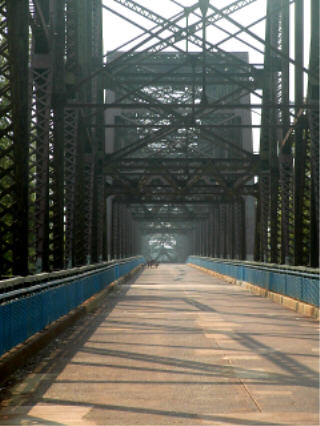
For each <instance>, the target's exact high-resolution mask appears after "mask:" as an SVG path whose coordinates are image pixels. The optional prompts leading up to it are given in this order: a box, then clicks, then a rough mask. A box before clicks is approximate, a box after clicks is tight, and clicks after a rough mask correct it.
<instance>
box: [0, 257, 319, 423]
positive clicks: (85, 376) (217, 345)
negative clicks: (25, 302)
mask: <svg viewBox="0 0 320 426" xmlns="http://www.w3.org/2000/svg"><path fill="white" fill-rule="evenodd" d="M318 330H319V324H318V323H317V322H315V321H314V320H312V319H309V318H304V317H302V316H299V315H298V314H297V313H295V312H293V311H290V310H287V309H286V308H284V307H282V306H279V305H276V304H274V303H272V302H271V301H270V300H269V299H264V298H261V297H258V296H254V295H252V294H250V293H248V292H247V291H246V290H244V289H242V288H240V287H237V286H234V285H229V284H227V283H225V282H223V281H221V280H219V279H217V278H214V277H212V276H210V275H208V274H206V273H203V272H201V271H199V270H197V269H193V268H191V267H189V266H186V265H160V267H159V268H158V269H145V270H144V271H143V272H142V273H140V274H139V275H138V277H136V278H134V279H133V280H132V281H131V282H128V283H126V284H122V285H119V286H118V287H115V289H114V291H113V292H112V293H110V294H109V295H108V296H107V298H106V299H105V300H104V301H103V303H102V305H101V306H100V308H99V309H98V310H97V311H96V312H95V313H93V314H89V315H87V316H85V317H84V318H82V319H80V320H79V321H78V322H77V323H76V324H75V325H74V326H73V327H71V328H70V329H68V330H67V331H65V332H64V333H63V334H61V335H60V336H59V337H58V338H57V339H55V340H54V341H53V342H52V343H50V345H49V346H47V347H46V348H45V349H43V350H42V351H41V352H40V353H38V354H37V355H36V356H34V357H33V358H32V359H30V360H28V363H27V365H26V366H25V367H24V368H23V369H21V370H19V371H17V372H16V373H15V375H14V376H13V377H12V378H11V381H10V383H8V384H7V385H6V386H5V388H4V389H2V393H1V395H2V402H1V404H0V406H1V409H0V424H1V425H12V424H19V425H22V424H24V425H25V424H32V425H40V424H41V425H175V424H183V425H190V424H193V425H202V424H213V425H220V424H221V425H318V424H319V386H318V385H319V380H318V379H319V372H318V367H319V362H318V360H319V341H318V336H319V334H318Z"/></svg>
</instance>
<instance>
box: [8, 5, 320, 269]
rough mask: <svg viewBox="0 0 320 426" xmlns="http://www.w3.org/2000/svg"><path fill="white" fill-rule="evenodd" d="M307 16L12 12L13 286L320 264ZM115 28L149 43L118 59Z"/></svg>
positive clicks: (159, 10) (132, 9) (315, 34)
mask: <svg viewBox="0 0 320 426" xmlns="http://www.w3.org/2000/svg"><path fill="white" fill-rule="evenodd" d="M160 3H161V4H160ZM291 3H292V2H290V0H233V1H232V0H223V1H221V2H220V3H219V2H213V1H208V0H200V1H194V2H192V1H191V0H190V1H182V0H164V1H163V2H149V1H146V0H137V1H133V0H111V1H103V0H86V1H83V0H23V1H21V0H0V103H1V105H0V138H1V147H0V275H1V276H4V277H6V276H9V275H25V274H27V273H35V272H41V271H51V270H54V269H62V268H63V267H71V266H74V265H84V264H87V263H95V262H98V261H102V260H107V259H111V258H122V257H128V256H133V255H136V254H140V253H141V252H143V254H144V255H145V256H146V257H152V258H156V259H158V260H161V261H168V262H182V261H184V260H185V259H186V258H187V256H188V255H190V254H194V255H201V256H207V257H215V258H230V259H250V260H252V259H255V260H257V261H263V262H272V263H279V264H284V263H285V264H292V265H305V266H318V240H319V238H318V234H319V197H318V195H319V143H318V142H319V57H318V52H319V25H318V22H317V16H318V15H319V2H318V1H317V0H311V1H310V4H311V12H310V21H311V22H310V24H311V25H310V55H309V65H308V68H306V65H305V63H304V60H303V55H304V49H306V46H305V38H306V37H305V34H304V33H306V31H307V28H304V25H305V20H304V15H305V13H306V10H307V9H306V6H305V2H304V1H303V0H296V1H295V4H294V5H291ZM164 5H166V6H167V7H164ZM255 7H256V9H254V8H255ZM263 8H265V12H264V10H263ZM167 9H168V10H167ZM170 11H172V14H171V16H170V13H171V12H170ZM253 11H259V13H260V15H259V13H257V16H255V14H254V13H253ZM246 13H247V18H246V20H244V19H243V16H245V14H246ZM249 16H253V18H249ZM103 19H106V22H107V23H108V22H110V19H115V21H116V22H118V23H119V28H120V22H123V23H125V25H127V27H128V28H131V29H133V28H134V29H135V30H136V31H138V32H136V33H134V32H133V33H132V34H138V35H136V36H134V37H132V38H130V39H128V40H127V42H125V43H121V42H119V43H118V44H117V46H120V47H117V48H116V49H114V50H112V51H110V52H107V54H105V52H104V51H103V43H104V42H107V44H108V41H109V40H108V38H110V37H112V38H114V39H116V38H117V37H118V35H117V34H111V32H110V31H108V28H107V26H108V25H107V24H106V25H105V28H104V23H103V22H104V21H103ZM108 19H109V21H108ZM293 21H294V31H292V30H291V29H290V26H291V24H292V22H293ZM261 24H263V25H264V24H265V31H264V32H265V35H264V36H262V34H260V33H259V34H258V33H257V32H255V29H256V28H257V26H259V25H261ZM305 27H306V25H305ZM121 28H123V27H121ZM119 31H121V30H120V29H119ZM308 31H309V29H308ZM291 33H294V36H293V35H290V34H291ZM119 35H121V36H122V34H119ZM120 38H121V37H120ZM230 41H232V42H234V43H235V44H234V45H235V46H238V47H239V46H241V48H239V49H238V50H237V51H232V50H230V49H228V46H229V44H228V43H229V42H230ZM292 46H293V47H294V54H292ZM252 52H254V53H255V54H257V55H258V57H259V58H261V60H260V63H256V62H254V61H252V60H251V54H252ZM290 55H291V56H290ZM293 74H294V88H293V89H292V87H293V85H292V84H290V81H291V79H292V76H293ZM305 86H306V87H307V89H306V91H305V92H304V87H305ZM253 114H256V115H259V114H260V119H259V120H260V121H256V120H254V118H253ZM255 123H258V124H255ZM255 130H257V131H258V132H260V149H259V151H257V149H255V150H254V148H253V142H254V141H256V136H255V139H253V131H255Z"/></svg>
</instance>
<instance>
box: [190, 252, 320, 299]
mask: <svg viewBox="0 0 320 426" xmlns="http://www.w3.org/2000/svg"><path fill="white" fill-rule="evenodd" d="M187 263H192V264H194V265H198V266H201V267H203V268H206V269H209V270H212V271H215V272H218V273H219V274H223V275H228V276H230V277H232V278H235V279H237V280H239V281H245V282H248V283H251V284H255V285H258V286H260V287H263V288H265V289H267V290H270V291H273V292H275V293H280V294H283V295H285V296H289V297H292V298H294V299H297V300H300V301H302V302H306V303H309V304H311V305H314V306H317V307H319V287H320V281H319V277H320V276H319V270H317V269H313V268H306V267H292V266H284V265H274V264H266V263H257V262H241V261H233V260H228V259H213V258H208V257H201V256H189V258H188V260H187Z"/></svg>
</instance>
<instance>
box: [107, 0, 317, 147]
mask: <svg viewBox="0 0 320 426" xmlns="http://www.w3.org/2000/svg"><path fill="white" fill-rule="evenodd" d="M136 2H137V3H139V4H140V5H143V6H145V7H146V8H148V9H151V10H152V11H153V12H155V13H157V14H158V15H160V16H162V17H164V18H166V19H169V18H172V17H173V16H175V15H176V14H177V13H179V12H181V11H182V8H181V7H180V6H178V5H177V4H175V2H177V3H180V4H182V5H183V6H184V7H188V6H191V5H194V4H195V1H194V0H193V1H192V0H174V1H171V0H136ZM233 2H234V0H210V3H211V4H212V5H213V6H215V7H218V8H219V9H222V8H223V7H225V6H227V5H229V4H231V3H233ZM304 2H305V34H304V37H305V46H306V48H305V64H304V65H305V67H306V68H308V61H309V58H308V57H309V51H308V47H309V41H310V34H309V33H310V24H309V22H310V0H304ZM103 3H104V5H105V6H107V7H109V8H110V9H112V10H113V11H116V12H118V13H120V14H122V15H125V16H126V17H127V18H128V19H130V20H131V21H133V22H134V23H136V24H138V25H139V26H140V27H142V28H146V29H151V28H153V27H154V26H155V24H154V23H152V22H150V21H149V20H148V19H146V18H143V17H141V16H139V15H138V14H136V13H134V12H132V11H130V10H128V9H127V8H125V7H124V6H122V5H121V4H119V3H118V2H117V0H103ZM266 3H267V0H256V1H255V2H253V3H252V4H251V5H249V6H247V7H245V8H243V9H242V10H240V11H238V12H235V13H233V14H232V15H230V16H231V18H233V19H234V20H235V21H236V22H238V23H239V24H242V25H245V26H246V25H248V24H249V23H253V22H255V21H257V20H259V19H260V18H262V17H263V16H265V14H266ZM279 3H280V1H279ZM290 7H291V8H292V10H294V4H292V5H291V6H290ZM196 13H197V14H198V15H199V16H200V9H197V10H196ZM212 13H214V12H213V11H212V10H211V11H210V10H209V12H208V14H212ZM291 16H292V19H291V21H292V22H291V28H290V34H291V49H290V50H291V52H290V56H291V58H294V37H293V24H294V22H293V19H294V13H291ZM103 18H104V50H105V51H106V52H107V51H111V50H114V49H117V48H119V47H120V46H122V45H123V44H125V43H127V42H128V41H130V40H132V39H133V38H134V37H137V36H139V35H141V34H142V33H143V30H142V29H141V28H138V27H136V26H135V25H133V24H130V23H128V22H127V21H125V20H124V19H122V18H120V17H118V16H116V15H115V14H114V13H112V12H110V11H108V10H104V14H103ZM199 19H200V18H199V17H197V16H195V15H193V14H192V15H190V18H189V25H191V24H192V23H194V22H196V21H198V20H199ZM177 24H178V25H179V26H181V27H185V26H186V19H185V18H182V19H181V20H180V21H178V22H177ZM217 25H218V26H221V27H222V28H223V29H224V30H227V31H229V32H230V33H235V32H237V31H238V30H239V28H238V27H237V26H236V25H234V24H232V23H230V22H228V21H227V20H225V19H224V20H220V21H218V22H217ZM158 28H160V27H158ZM250 31H252V32H253V33H254V34H256V35H257V36H258V37H260V38H262V39H263V38H264V34H265V21H264V20H263V21H262V22H260V23H258V24H256V25H254V26H252V27H251V28H250ZM171 34H172V33H171V32H169V31H164V32H161V33H160V34H159V35H160V36H161V37H163V38H166V37H167V36H169V35H171ZM198 35H199V36H202V33H201V32H200V33H199V34H198ZM147 37H148V35H145V36H143V37H141V38H139V39H138V40H136V41H134V42H133V43H129V44H127V45H126V46H125V47H123V50H129V49H130V48H133V47H134V46H136V45H137V44H138V43H140V42H141V41H143V40H144V39H146V38H147ZM226 37H228V34H226V33H224V32H223V31H222V30H219V29H217V28H215V27H213V26H212V25H211V26H210V27H208V29H207V39H208V41H210V42H211V43H213V44H216V43H219V42H222V43H221V44H219V47H220V48H222V49H224V50H226V51H246V52H248V53H249V61H250V63H257V64H263V50H264V45H263V43H260V42H259V41H257V40H256V39H255V38H254V37H252V36H250V35H247V34H245V33H243V32H241V33H240V34H239V37H240V38H241V39H243V40H245V41H246V42H248V43H250V44H252V45H253V46H254V47H256V48H258V49H259V50H260V51H261V52H257V51H255V50H254V49H253V48H251V47H248V46H247V45H245V44H244V43H243V42H241V41H239V40H235V39H234V38H233V39H231V40H228V41H224V39H225V38H226ZM155 42H156V40H155V39H153V40H152V41H151V42H150V43H149V44H148V43H147V44H143V45H142V46H141V47H140V48H139V49H138V50H144V49H146V48H147V47H148V46H150V45H152V44H154V43H155ZM176 45H177V46H178V47H179V48H181V49H183V50H185V49H186V42H185V41H182V42H179V43H177V44H176ZM166 50H171V51H172V50H175V49H174V48H168V49H166ZM189 50H190V51H197V50H199V48H198V47H197V46H194V45H192V44H191V43H190V44H189ZM293 87H294V80H293V75H292V78H291V96H290V97H291V99H293ZM251 100H252V102H257V101H258V99H255V97H254V96H252V99H251ZM252 118H253V122H254V123H259V120H260V119H259V115H258V111H256V112H255V113H254V114H253V117H252ZM258 141H259V131H258V130H254V145H255V149H257V146H258Z"/></svg>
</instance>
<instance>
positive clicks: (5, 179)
mask: <svg viewBox="0 0 320 426" xmlns="http://www.w3.org/2000/svg"><path fill="white" fill-rule="evenodd" d="M28 43H29V41H28V2H27V1H26V0H25V1H18V0H10V1H9V0H6V1H5V0H1V1H0V73H1V81H0V93H1V102H2V105H1V110H0V122H1V130H0V138H1V150H0V276H1V275H4V274H16V275H26V274H27V273H28V145H29V127H28V58H29V47H28Z"/></svg>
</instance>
